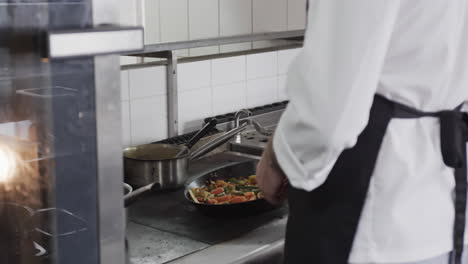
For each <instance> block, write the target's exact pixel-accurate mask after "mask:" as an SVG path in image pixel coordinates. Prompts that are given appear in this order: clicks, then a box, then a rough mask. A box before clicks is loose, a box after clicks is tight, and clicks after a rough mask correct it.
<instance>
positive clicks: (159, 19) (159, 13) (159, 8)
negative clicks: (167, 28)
mask: <svg viewBox="0 0 468 264" xmlns="http://www.w3.org/2000/svg"><path fill="white" fill-rule="evenodd" d="M158 29H159V30H158V31H159V32H158V33H159V34H158V35H159V36H158V37H159V40H158V41H159V42H162V27H161V0H158Z"/></svg>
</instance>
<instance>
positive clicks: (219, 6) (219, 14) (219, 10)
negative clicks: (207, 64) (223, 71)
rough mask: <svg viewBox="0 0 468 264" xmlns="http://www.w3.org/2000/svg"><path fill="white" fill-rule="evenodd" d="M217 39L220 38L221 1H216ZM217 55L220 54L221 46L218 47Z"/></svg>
mask: <svg viewBox="0 0 468 264" xmlns="http://www.w3.org/2000/svg"><path fill="white" fill-rule="evenodd" d="M218 37H221V0H218ZM218 53H221V45H218Z"/></svg>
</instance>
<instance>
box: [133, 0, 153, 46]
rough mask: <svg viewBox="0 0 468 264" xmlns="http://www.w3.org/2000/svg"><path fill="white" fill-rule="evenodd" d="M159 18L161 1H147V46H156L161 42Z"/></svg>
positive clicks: (145, 26) (145, 25)
mask: <svg viewBox="0 0 468 264" xmlns="http://www.w3.org/2000/svg"><path fill="white" fill-rule="evenodd" d="M129 2H135V1H129ZM159 17H160V13H159V0H145V24H144V28H145V44H155V43H158V42H159V41H160V31H159Z"/></svg>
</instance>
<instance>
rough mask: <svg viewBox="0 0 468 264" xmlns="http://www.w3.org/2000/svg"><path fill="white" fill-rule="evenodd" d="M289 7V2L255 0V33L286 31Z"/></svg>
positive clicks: (282, 0)
mask: <svg viewBox="0 0 468 264" xmlns="http://www.w3.org/2000/svg"><path fill="white" fill-rule="evenodd" d="M287 5H288V2H287V0H253V9H252V10H253V32H265V31H281V30H286V29H287V27H288V21H287V15H288V14H287Z"/></svg>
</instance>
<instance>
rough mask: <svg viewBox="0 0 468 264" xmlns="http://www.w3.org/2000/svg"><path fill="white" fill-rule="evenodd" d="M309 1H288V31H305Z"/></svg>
mask: <svg viewBox="0 0 468 264" xmlns="http://www.w3.org/2000/svg"><path fill="white" fill-rule="evenodd" d="M306 3H307V0H288V30H295V29H304V28H305V24H306Z"/></svg>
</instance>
